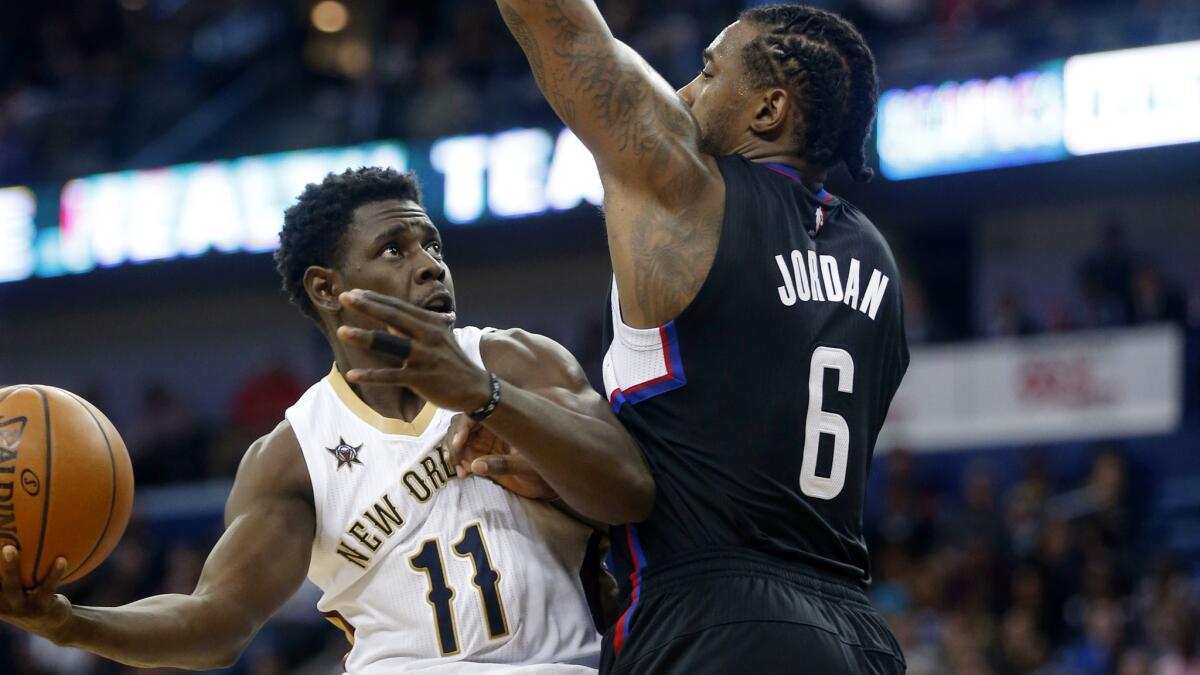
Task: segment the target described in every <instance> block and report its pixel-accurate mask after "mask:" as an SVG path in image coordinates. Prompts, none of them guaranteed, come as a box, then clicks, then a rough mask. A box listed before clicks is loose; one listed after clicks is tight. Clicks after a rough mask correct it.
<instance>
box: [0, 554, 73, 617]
mask: <svg viewBox="0 0 1200 675" xmlns="http://www.w3.org/2000/svg"><path fill="white" fill-rule="evenodd" d="M66 572H67V560H66V558H62V557H59V558H57V559H56V560H55V561H54V566H53V567H52V568H51V569H50V574H49V575H48V576H47V577H46V579H45V580H44V581H43V582H42V583H41V584H39V585H38V586H37V587H36V588H33V589H30V590H26V589H25V588H24V587H22V585H21V552H20V551H18V550H17V548H16V547H15V546H5V547H3V549H2V550H0V621H5V622H7V623H11V624H12V625H14V626H16V627H17V628H22V629H24V630H27V631H29V632H31V633H34V634H36V635H40V636H42V637H45V638H49V639H50V640H54V639H55V637H56V636H57V634H58V633H59V632H60V630H61V629H62V628H63V627H64V626H65V625H66V623H67V621H68V620H69V619H70V618H71V603H70V602H68V601H67V599H66V598H65V597H63V596H62V595H59V594H58V593H57V590H58V586H59V584H61V583H62V580H63V577H64V576H66Z"/></svg>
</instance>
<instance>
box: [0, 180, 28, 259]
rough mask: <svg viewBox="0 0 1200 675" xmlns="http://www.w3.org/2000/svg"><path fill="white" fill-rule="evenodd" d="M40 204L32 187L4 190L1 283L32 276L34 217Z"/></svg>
mask: <svg viewBox="0 0 1200 675" xmlns="http://www.w3.org/2000/svg"><path fill="white" fill-rule="evenodd" d="M36 212H37V201H36V200H35V198H34V195H33V192H32V191H30V190H29V188H24V187H10V188H4V189H0V251H4V255H0V281H15V280H18V279H24V278H26V277H28V276H29V275H30V273H31V272H32V271H33V267H34V250H33V233H34V224H33V218H34V215H35V214H36Z"/></svg>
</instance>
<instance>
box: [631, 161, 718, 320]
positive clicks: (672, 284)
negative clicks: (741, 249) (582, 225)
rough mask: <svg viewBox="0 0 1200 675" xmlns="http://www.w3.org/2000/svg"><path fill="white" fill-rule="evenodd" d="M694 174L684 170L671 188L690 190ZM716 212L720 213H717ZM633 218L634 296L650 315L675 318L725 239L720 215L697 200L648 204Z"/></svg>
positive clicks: (702, 282) (707, 269)
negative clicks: (666, 206)
mask: <svg viewBox="0 0 1200 675" xmlns="http://www.w3.org/2000/svg"><path fill="white" fill-rule="evenodd" d="M692 180H695V176H691V175H688V174H687V173H680V174H678V175H676V177H675V178H673V179H671V181H670V184H669V187H670V188H671V189H673V190H675V191H677V192H678V193H680V194H688V187H687V185H686V184H687V183H688V182H690V181H692ZM714 215H715V217H714ZM635 217H636V221H635V222H633V223H631V227H630V229H629V231H630V237H629V244H630V246H629V248H628V254H629V255H631V256H632V260H633V263H634V279H633V281H634V288H633V291H634V293H633V299H634V300H635V301H636V302H637V305H638V307H639V308H641V310H642V312H643V313H645V314H646V315H647V316H650V317H659V318H661V317H674V316H677V315H678V314H679V313H680V312H682V311H683V310H684V309H685V308H687V306H688V305H689V304H690V303H691V302H692V300H693V299H694V298H695V297H696V295H697V294H698V293H699V292H700V288H701V287H702V286H703V285H704V281H705V279H707V278H708V271H709V269H710V268H711V263H712V261H713V259H714V257H715V256H716V252H717V246H718V245H719V241H720V234H721V226H720V222H721V219H720V214H719V212H716V211H713V210H712V209H711V205H710V204H707V203H698V204H694V205H691V206H684V207H681V208H673V209H664V208H662V207H661V206H658V205H648V206H646V207H643V208H642V209H641V212H640V213H638V214H637V216H635Z"/></svg>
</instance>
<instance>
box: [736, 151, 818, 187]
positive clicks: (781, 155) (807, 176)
mask: <svg viewBox="0 0 1200 675" xmlns="http://www.w3.org/2000/svg"><path fill="white" fill-rule="evenodd" d="M731 154H735V155H741V156H743V157H745V158H746V159H748V160H750V161H751V162H754V163H756V164H782V165H783V166H786V167H790V168H792V169H794V170H795V171H796V173H798V174H800V178H801V180H803V181H804V184H805V185H807V186H809V187H810V188H817V187H820V186H822V185H824V184H825V179H826V178H827V177H828V175H829V171H828V169H826V168H824V167H819V166H813V165H812V164H811V163H809V162H807V161H806V160H805V159H804V158H802V157H798V156H796V155H795V154H792V153H789V152H786V151H783V150H780V149H779V148H778V147H775V146H772V145H763V144H761V142H759V140H758V139H752V140H751V141H748V142H746V143H744V144H743V145H742V146H740V147H738V148H737V149H735V150H734V151H733V152H732V153H731Z"/></svg>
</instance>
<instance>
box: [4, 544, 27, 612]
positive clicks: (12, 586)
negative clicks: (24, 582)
mask: <svg viewBox="0 0 1200 675" xmlns="http://www.w3.org/2000/svg"><path fill="white" fill-rule="evenodd" d="M0 589H2V590H3V596H4V602H5V603H6V604H7V605H8V608H9V609H16V608H18V607H20V606H21V605H22V604H23V601H24V599H25V591H24V589H22V588H21V554H20V552H19V551H17V547H16V546H5V547H4V549H3V550H2V551H0Z"/></svg>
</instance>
